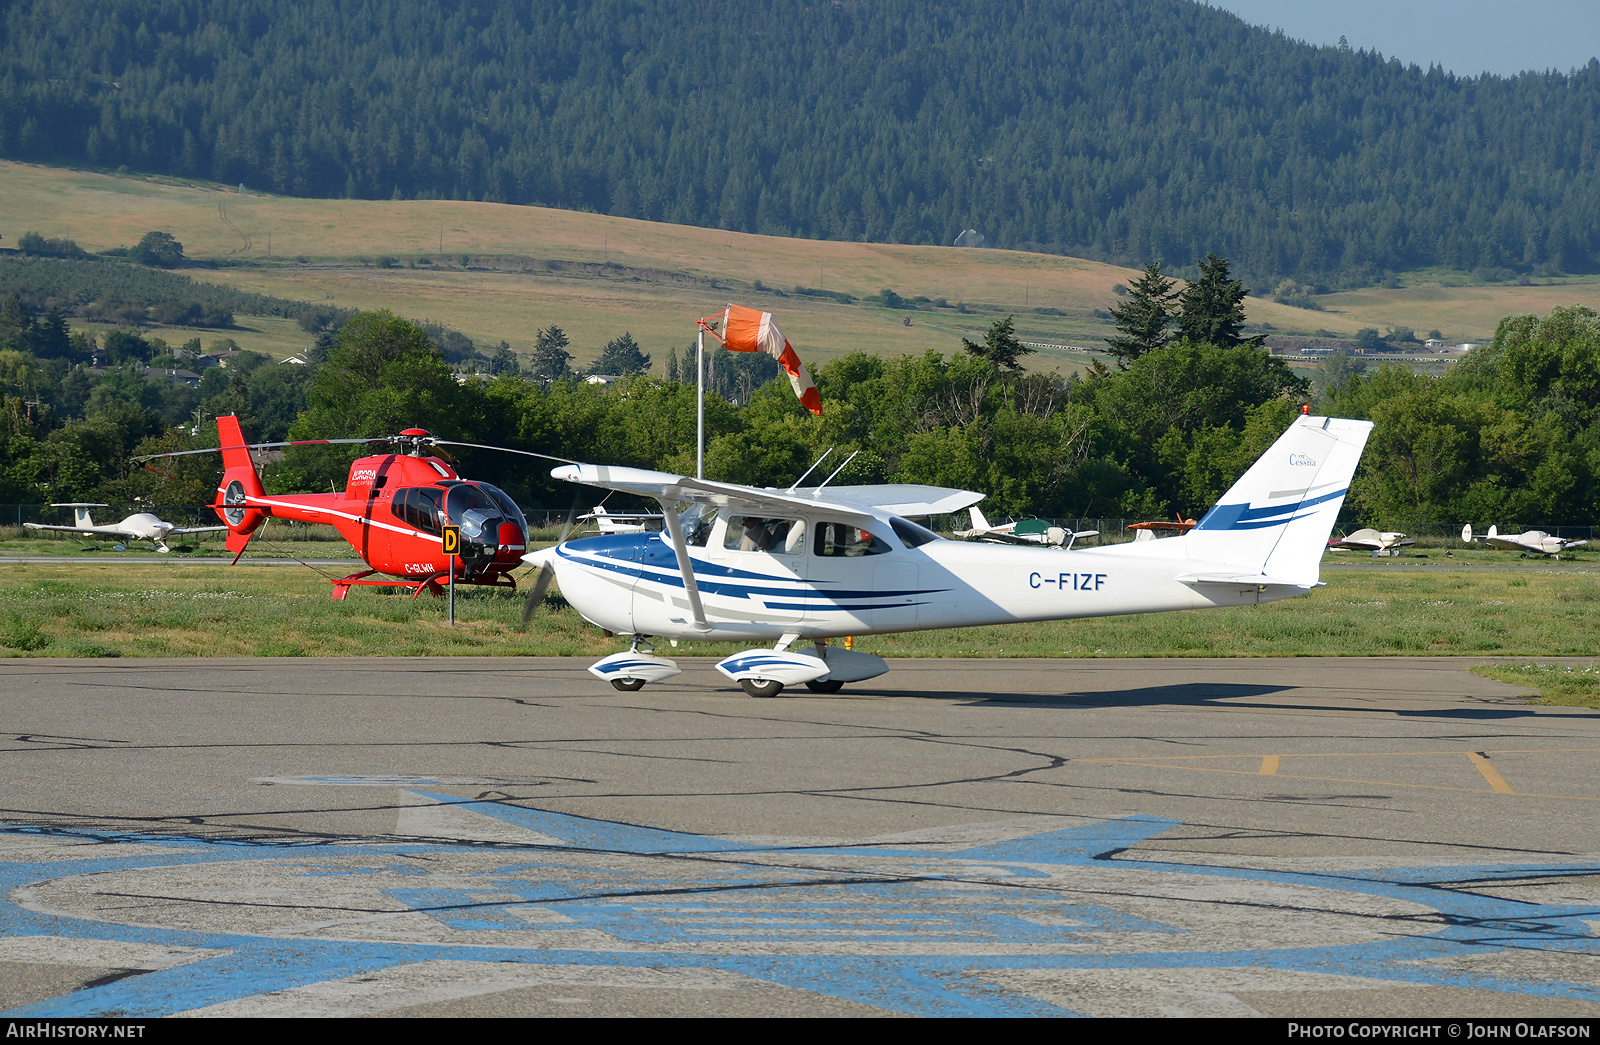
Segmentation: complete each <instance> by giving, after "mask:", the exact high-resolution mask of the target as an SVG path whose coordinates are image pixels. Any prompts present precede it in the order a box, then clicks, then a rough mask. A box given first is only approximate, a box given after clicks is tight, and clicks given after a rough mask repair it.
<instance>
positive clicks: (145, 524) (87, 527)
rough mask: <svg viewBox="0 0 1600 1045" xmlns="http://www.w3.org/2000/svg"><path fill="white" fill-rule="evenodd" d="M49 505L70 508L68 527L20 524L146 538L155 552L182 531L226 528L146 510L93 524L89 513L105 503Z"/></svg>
mask: <svg viewBox="0 0 1600 1045" xmlns="http://www.w3.org/2000/svg"><path fill="white" fill-rule="evenodd" d="M51 507H52V508H71V509H72V521H73V525H71V526H50V525H47V524H45V523H23V524H22V525H23V526H24V527H26V528H27V529H30V530H60V531H63V532H65V533H81V534H83V535H84V536H85V537H90V536H95V535H99V536H102V537H121V538H122V539H123V540H127V541H150V542H152V543H153V544H154V545H155V546H156V551H158V552H163V553H165V552H170V551H171V550H172V549H171V548H168V547H167V538H168V537H180V536H182V535H183V534H186V533H211V532H214V531H217V530H226V529H227V527H226V526H188V527H182V526H176V525H174V524H172V523H169V522H167V521H166V520H165V519H160V518H157V517H156V516H154V515H152V514H150V513H149V512H135V513H134V514H133V515H130V516H128V517H127V518H125V519H123V520H122V521H121V522H119V523H112V524H110V525H108V526H96V525H95V523H94V519H93V518H92V517H91V515H90V512H91V511H92V510H93V509H95V508H109V507H110V505H107V504H94V503H89V502H85V501H72V502H68V503H65V504H53V505H51Z"/></svg>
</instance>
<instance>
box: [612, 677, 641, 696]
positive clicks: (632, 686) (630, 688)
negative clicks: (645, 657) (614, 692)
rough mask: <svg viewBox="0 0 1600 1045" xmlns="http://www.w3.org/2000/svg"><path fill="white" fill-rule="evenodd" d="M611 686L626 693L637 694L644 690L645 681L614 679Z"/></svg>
mask: <svg viewBox="0 0 1600 1045" xmlns="http://www.w3.org/2000/svg"><path fill="white" fill-rule="evenodd" d="M611 685H612V687H613V688H615V689H620V690H622V692H624V693H635V692H637V691H639V690H641V689H644V679H612V680H611Z"/></svg>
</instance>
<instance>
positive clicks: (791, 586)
mask: <svg viewBox="0 0 1600 1045" xmlns="http://www.w3.org/2000/svg"><path fill="white" fill-rule="evenodd" d="M652 545H653V547H652ZM574 551H579V552H583V553H584V554H582V555H575V554H573V552H574ZM556 554H557V555H559V556H560V557H561V558H563V559H566V560H568V561H569V562H572V563H573V564H575V565H578V566H584V567H588V568H590V569H597V570H606V571H608V572H611V573H617V574H621V575H623V576H626V577H633V578H634V579H636V580H644V581H653V582H655V583H657V584H663V585H666V586H668V587H676V588H679V589H681V588H682V587H683V575H682V574H681V573H680V572H679V571H678V557H677V555H675V554H674V553H673V551H672V548H671V546H669V545H667V544H665V543H664V542H662V541H661V540H660V538H659V537H655V536H653V535H651V536H641V535H636V534H614V535H607V536H604V537H587V538H584V539H583V540H579V541H571V542H569V543H567V544H564V545H561V546H560V547H559V548H557V549H556ZM653 570H660V571H661V572H660V573H656V572H653ZM694 576H695V584H696V586H697V587H698V588H699V589H700V590H701V591H702V592H706V593H709V594H713V595H726V596H731V597H734V598H759V599H762V600H763V601H764V602H765V600H767V599H771V598H783V599H791V600H792V599H794V598H796V597H804V596H807V595H811V596H816V597H820V598H825V599H828V600H830V601H835V602H837V601H839V600H852V601H854V600H860V599H886V598H895V597H902V596H908V595H936V594H938V593H939V592H941V591H944V590H946V589H943V588H901V589H876V588H867V589H831V590H827V591H823V590H821V586H822V585H825V584H829V583H832V582H828V581H805V580H801V579H800V578H787V577H773V576H771V575H770V574H762V573H753V572H751V571H749V570H739V569H734V568H732V567H728V566H721V565H718V564H717V563H708V562H703V561H701V560H698V559H696V560H695V562H694ZM717 577H723V578H727V579H726V580H717V579H716V578H717ZM744 577H748V578H751V579H752V580H757V581H762V582H764V584H762V585H755V584H751V583H741V582H740V581H738V580H736V579H735V578H744ZM773 585H784V586H783V587H775V586H773ZM907 605H912V604H911V603H891V604H887V605H877V604H874V605H871V606H851V607H841V608H848V609H852V610H856V609H887V608H891V607H896V608H897V607H903V606H907ZM770 608H773V609H779V608H783V609H802V608H809V609H824V608H826V607H820V606H814V605H806V604H801V603H796V602H787V603H784V604H782V605H781V606H780V605H779V604H771V606H770Z"/></svg>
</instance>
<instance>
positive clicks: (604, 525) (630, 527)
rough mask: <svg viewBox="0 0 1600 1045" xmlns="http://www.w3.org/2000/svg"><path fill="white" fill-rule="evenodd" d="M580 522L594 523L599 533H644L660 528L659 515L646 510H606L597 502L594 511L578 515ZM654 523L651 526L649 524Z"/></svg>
mask: <svg viewBox="0 0 1600 1045" xmlns="http://www.w3.org/2000/svg"><path fill="white" fill-rule="evenodd" d="M578 521H579V522H581V523H594V526H595V529H597V530H599V531H600V532H601V533H644V532H646V531H647V530H659V529H661V515H660V513H659V512H658V513H656V514H654V515H651V514H650V513H648V512H608V511H606V506H605V505H603V504H597V505H595V507H594V511H592V512H590V513H589V514H587V515H580V516H578ZM652 523H654V524H655V525H654V526H652V525H651V524H652Z"/></svg>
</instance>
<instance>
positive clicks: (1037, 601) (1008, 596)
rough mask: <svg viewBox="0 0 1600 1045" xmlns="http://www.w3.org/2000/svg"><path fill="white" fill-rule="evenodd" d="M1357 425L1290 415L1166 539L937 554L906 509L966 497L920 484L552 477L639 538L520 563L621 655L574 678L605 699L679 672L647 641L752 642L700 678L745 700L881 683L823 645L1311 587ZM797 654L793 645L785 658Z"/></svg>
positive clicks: (1239, 600)
mask: <svg viewBox="0 0 1600 1045" xmlns="http://www.w3.org/2000/svg"><path fill="white" fill-rule="evenodd" d="M1371 430H1372V424H1371V422H1369V421H1347V420H1341V419H1339V418H1328V417H1312V416H1309V415H1302V416H1300V417H1298V418H1296V420H1295V422H1294V424H1292V425H1290V426H1289V428H1288V430H1287V431H1285V432H1284V434H1283V435H1282V436H1281V437H1279V439H1278V441H1277V442H1275V443H1274V444H1273V445H1272V447H1271V448H1270V449H1269V450H1268V451H1267V452H1266V453H1265V454H1264V455H1262V457H1261V458H1260V460H1258V461H1256V463H1255V464H1254V465H1253V466H1251V468H1250V469H1249V471H1247V472H1246V473H1245V474H1244V476H1243V477H1242V478H1240V479H1239V481H1238V482H1237V483H1235V484H1234V485H1233V488H1232V489H1230V490H1229V491H1228V492H1227V493H1226V494H1224V495H1223V497H1222V499H1221V500H1220V501H1219V502H1218V503H1217V505H1216V507H1214V508H1212V509H1211V511H1210V512H1208V513H1206V516H1205V517H1204V518H1203V519H1201V520H1200V522H1199V523H1198V525H1196V526H1195V528H1194V529H1193V530H1192V531H1190V532H1189V533H1187V534H1185V535H1183V536H1182V537H1177V538H1172V539H1169V540H1162V541H1149V542H1134V543H1129V544H1119V545H1112V546H1109V547H1100V548H1090V549H1073V550H1061V551H1057V550H1048V551H1047V550H1045V549H1042V548H1020V547H1002V546H998V545H994V544H987V543H973V542H966V541H948V540H944V539H943V538H941V537H940V536H939V535H938V534H936V533H934V532H932V531H931V530H928V529H925V528H924V527H922V526H919V525H917V524H916V523H914V522H911V521H909V519H907V518H906V517H907V516H921V515H939V514H944V513H947V512H952V511H959V510H960V509H961V508H963V507H967V506H969V505H971V504H973V503H974V502H975V501H976V500H978V499H979V495H977V494H974V493H971V492H970V491H961V490H946V489H940V488H937V487H905V486H863V487H844V488H833V489H828V488H826V487H823V488H816V489H794V488H791V489H789V490H783V491H779V490H765V489H756V488H753V487H747V486H736V485H733V484H731V483H717V482H710V481H707V480H703V479H693V478H688V477H686V476H681V475H672V474H669V473H665V472H652V471H646V470H643V469H636V468H612V467H604V466H596V465H592V464H576V463H574V464H566V465H562V466H561V467H558V468H555V469H554V470H552V471H551V473H550V474H551V475H552V476H554V477H555V478H557V479H564V480H567V481H568V482H573V483H581V484H584V485H587V486H595V487H601V488H604V489H610V490H620V491H623V492H626V493H631V494H636V495H639V496H643V497H650V498H653V499H655V500H656V501H658V502H659V503H660V504H661V507H662V514H663V516H664V517H665V518H664V521H665V523H666V529H665V532H664V533H659V534H618V535H613V536H601V537H590V538H585V539H580V540H574V541H565V540H563V541H559V542H557V544H556V545H555V546H554V547H551V548H546V549H543V550H541V551H538V552H532V553H530V554H528V555H525V556H523V559H524V561H526V562H528V563H529V564H531V565H534V566H537V567H538V568H539V574H538V576H537V578H536V580H535V582H534V591H535V592H540V591H542V590H543V588H544V586H546V585H547V584H548V583H549V581H550V579H551V578H552V577H554V578H555V579H556V580H558V581H559V582H560V584H561V592H562V595H563V596H565V598H566V599H567V601H568V602H569V603H570V604H571V605H572V606H574V607H575V608H576V609H577V610H578V612H579V613H580V614H582V615H583V616H584V618H585V619H587V620H588V621H589V622H591V623H592V624H595V625H597V626H598V627H600V628H603V629H605V630H606V631H608V632H611V633H616V634H622V635H631V636H633V642H632V644H631V648H630V649H628V650H626V651H624V652H621V653H616V654H613V655H611V656H609V657H606V658H604V659H602V660H600V661H598V662H597V663H595V664H593V665H591V666H590V668H589V670H590V672H591V673H593V674H594V675H596V676H597V677H599V678H601V679H604V680H606V681H608V682H610V683H611V684H612V685H613V686H615V687H616V688H617V689H621V690H635V689H638V688H639V687H641V686H643V685H644V684H645V683H646V682H651V681H658V680H661V679H666V678H671V677H672V676H674V675H677V674H678V673H679V669H678V666H677V664H676V663H674V662H673V661H672V660H670V659H668V658H666V657H663V656H660V655H658V654H657V653H656V652H655V649H654V647H653V646H652V645H651V644H650V642H649V641H648V640H649V639H650V638H651V637H665V638H669V639H711V640H719V641H729V640H755V641H758V642H766V643H771V645H770V646H769V647H765V648H756V649H750V650H746V651H744V652H741V653H735V654H734V655H732V656H730V657H727V658H726V659H724V660H723V661H721V662H720V663H719V664H718V665H717V669H718V670H719V671H721V672H722V674H724V675H725V676H727V677H728V678H730V679H732V680H733V681H735V682H738V683H739V684H740V685H741V686H742V687H743V688H744V690H745V692H747V693H749V694H750V695H752V696H763V697H767V696H775V695H776V694H777V693H779V692H780V691H781V690H782V689H783V687H784V686H786V685H799V684H802V683H804V684H805V685H806V686H807V687H808V688H810V689H812V690H815V691H819V692H825V693H831V692H834V691H836V690H838V688H839V687H840V686H842V685H843V684H844V683H846V682H856V681H860V680H863V679H869V678H873V677H875V676H877V675H881V674H883V673H884V672H885V671H887V670H888V668H889V666H888V664H887V663H886V662H885V661H884V660H883V659H881V658H879V657H875V656H872V655H871V654H868V653H864V652H861V651H859V650H848V649H841V648H839V647H838V646H830V645H829V644H828V640H829V639H832V638H837V637H840V636H846V635H868V634H873V633H882V632H896V631H913V630H923V629H930V628H954V627H968V626H975V625H984V624H1005V623H1014V622H1021V621H1040V620H1057V619H1062V618H1070V617H1094V616H1109V615H1113V614H1123V613H1155V612H1161V611H1165V610H1184V609H1200V608H1205V607H1210V606H1244V605H1255V604H1257V603H1262V602H1272V601H1274V600H1277V599H1283V598H1288V597H1290V596H1293V595H1300V594H1303V593H1305V592H1307V591H1309V590H1311V589H1312V588H1313V587H1315V586H1316V585H1317V584H1318V583H1319V581H1318V571H1319V568H1320V563H1321V559H1322V552H1323V549H1324V547H1325V546H1326V544H1327V540H1328V534H1329V532H1330V531H1331V530H1332V529H1333V523H1334V520H1335V519H1336V518H1337V517H1338V514H1339V508H1340V506H1341V505H1342V504H1343V503H1344V497H1345V494H1346V492H1347V491H1348V489H1349V486H1350V478H1351V476H1352V475H1353V474H1354V473H1355V469H1356V464H1357V462H1358V461H1359V460H1360V458H1361V451H1362V448H1363V447H1364V446H1365V445H1366V441H1367V436H1368V434H1369V433H1370V432H1371ZM802 643H809V644H810V648H809V649H807V648H800V649H794V648H791V647H795V646H797V644H802Z"/></svg>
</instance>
